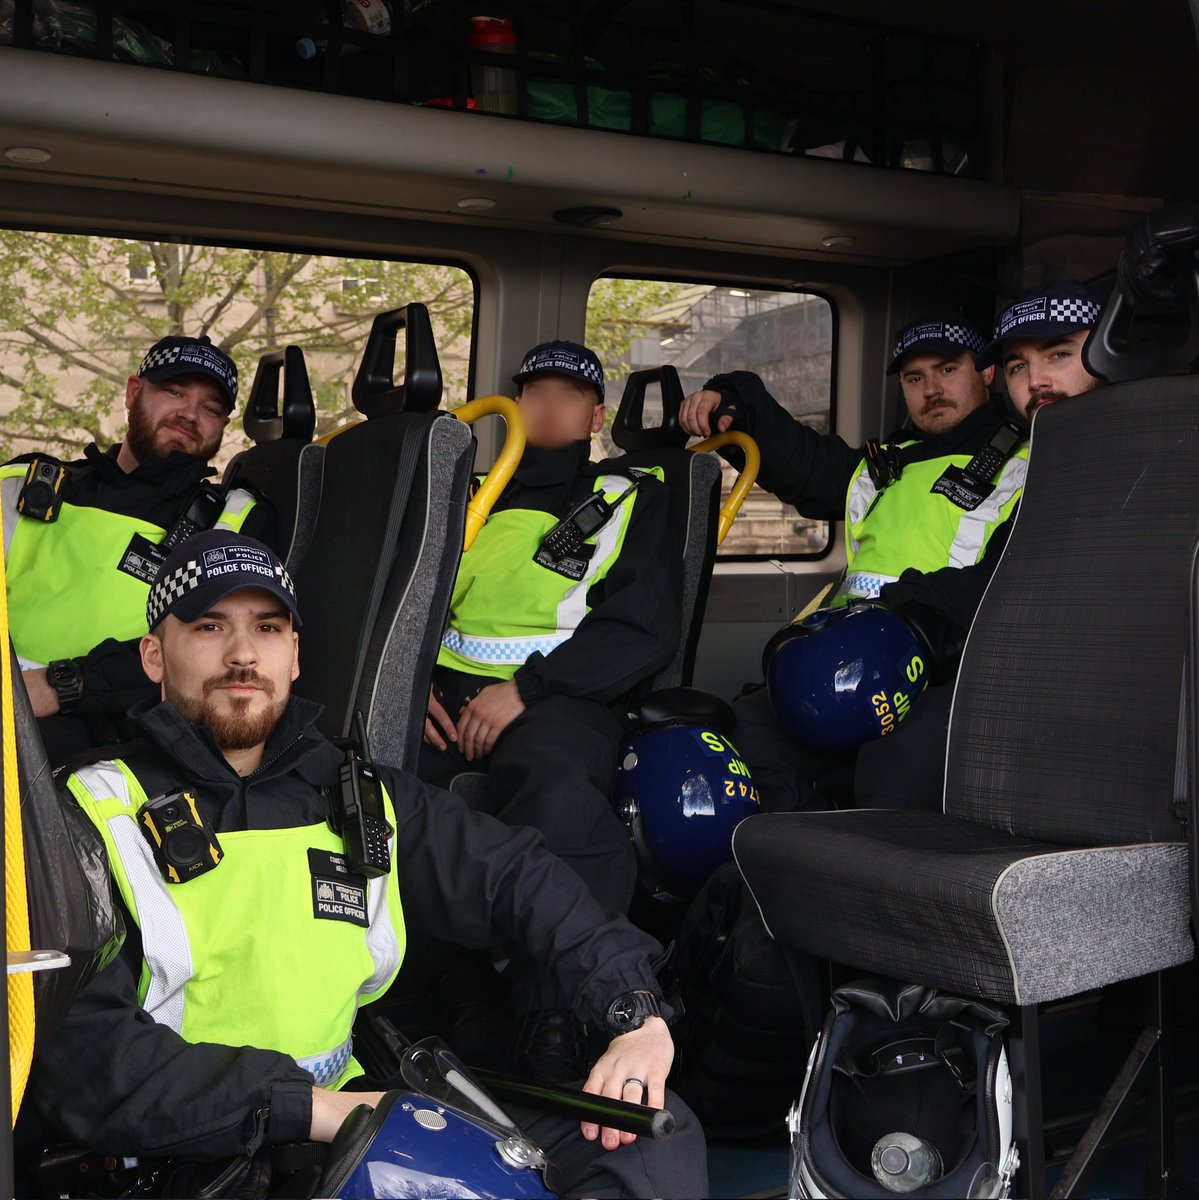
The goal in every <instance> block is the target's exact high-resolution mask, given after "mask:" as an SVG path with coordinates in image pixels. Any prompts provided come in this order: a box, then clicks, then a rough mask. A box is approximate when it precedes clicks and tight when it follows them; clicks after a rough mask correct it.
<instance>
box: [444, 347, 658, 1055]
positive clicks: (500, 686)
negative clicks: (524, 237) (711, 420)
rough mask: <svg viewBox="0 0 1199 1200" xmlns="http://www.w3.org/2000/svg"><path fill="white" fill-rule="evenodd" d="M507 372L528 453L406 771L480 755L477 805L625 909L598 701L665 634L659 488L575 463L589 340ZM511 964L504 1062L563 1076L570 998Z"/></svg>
mask: <svg viewBox="0 0 1199 1200" xmlns="http://www.w3.org/2000/svg"><path fill="white" fill-rule="evenodd" d="M514 382H515V383H516V385H517V388H518V391H517V403H518V404H519V405H520V409H521V413H522V415H523V417H524V419H525V428H526V434H527V449H526V451H525V454H524V457H523V459H522V460H521V464H520V466H519V467H518V468H517V470H516V473H515V475H514V476H513V478H512V481H511V482H510V483H509V484H508V486H507V488H505V490H504V491H503V492H502V493H501V495H500V498H499V500H498V501H497V503H496V505H495V507H494V508H493V509H492V512H491V516H490V517H489V519H488V522H487V524H486V525H485V526H484V527H483V529H482V531H481V532H480V534H479V536H478V539H477V540H476V541H475V543H474V545H473V546H472V547H471V549H470V550H468V551H467V552H466V553H465V554H464V555H463V556H462V563H461V566H460V567H459V571H458V579H457V582H456V583H455V585H454V594H453V598H452V600H451V603H450V613H449V620H448V624H447V628H446V631H445V635H444V636H443V638H442V645H441V651H440V653H439V656H438V659H437V668H436V671H435V673H434V687H433V692H432V695H431V696H430V700H429V719H428V721H427V723H426V726H425V743H426V745H425V746H423V747H422V754H421V760H420V774H421V776H422V778H424V779H427V780H429V781H431V782H435V783H446V782H448V781H449V780H450V779H451V778H452V777H453V776H454V775H455V774H457V773H458V772H459V771H461V770H463V769H475V770H479V769H486V770H487V771H488V777H489V788H490V796H491V808H490V811H492V812H493V813H495V814H496V815H497V816H499V817H500V818H501V819H502V820H504V821H507V822H508V823H510V824H512V825H529V826H532V827H533V828H535V829H538V830H540V831H541V832H542V833H543V834H544V836H545V839H546V844H547V845H548V846H549V848H550V849H551V850H552V851H554V853H555V854H557V855H559V856H560V857H561V858H562V859H563V860H564V861H565V862H566V863H567V864H568V865H569V866H570V867H571V868H572V869H573V870H574V871H575V872H576V874H578V876H579V877H580V878H581V879H582V880H583V881H584V882H585V883H586V884H587V886H588V887H589V888H590V889H591V893H592V895H593V896H594V897H595V898H596V899H597V900H598V901H599V903H600V906H601V907H602V908H604V909H605V910H607V911H609V912H624V911H625V910H626V909H627V907H628V904H629V901H630V899H631V896H632V891H633V884H634V880H635V874H636V866H635V861H634V856H633V852H632V848H631V846H630V843H629V840H628V837H627V834H626V833H625V830H624V827H623V826H622V825H621V823H620V822H619V820H618V819H617V817H616V816H615V814H614V812H613V809H612V803H611V792H612V787H613V784H614V781H615V772H616V751H617V748H618V743H619V739H620V735H621V726H620V723H619V721H618V720H617V718H616V716H615V715H614V714H613V711H612V708H611V705H612V703H613V702H614V701H617V700H618V699H620V698H622V697H624V696H625V695H626V694H627V693H628V692H629V691H630V689H632V688H634V687H636V686H637V685H638V684H640V683H642V682H643V681H645V680H648V679H649V678H651V677H652V676H653V675H654V673H655V672H657V671H658V670H660V669H661V668H662V667H664V666H665V665H666V664H667V663H669V662H670V660H671V658H672V657H673V655H674V652H675V649H676V646H677V643H678V637H679V625H680V605H681V599H680V595H681V572H682V568H681V555H680V554H679V553H678V551H677V549H676V547H674V546H673V545H671V542H670V514H669V493H668V491H667V489H666V487H665V485H664V484H663V483H662V482H661V481H660V480H659V479H658V478H655V477H653V474H652V473H648V472H636V473H628V472H616V471H613V470H611V469H609V467H608V465H606V464H605V463H592V462H591V461H590V450H591V435H592V434H594V433H596V432H598V431H599V430H600V429H601V428H602V427H603V422H604V374H603V368H602V366H601V365H600V361H599V359H598V358H597V357H596V355H595V354H594V353H593V352H592V351H591V350H589V349H587V348H586V347H585V346H582V345H579V344H577V343H574V342H566V341H556V342H547V343H545V344H543V345H540V346H536V347H534V348H533V349H532V350H530V351H529V352H528V353H527V354H526V355H525V357H524V360H523V362H522V365H521V368H520V371H519V372H518V373H517V374H516V376H515V377H514ZM513 974H514V979H515V983H516V987H517V1007H518V1010H519V1011H521V1012H522V1013H524V1014H525V1015H526V1021H525V1029H524V1032H523V1034H522V1036H521V1039H520V1047H521V1048H520V1050H519V1051H518V1065H519V1066H520V1067H521V1068H522V1069H523V1070H527V1071H530V1072H532V1073H535V1074H539V1075H540V1076H541V1077H542V1078H547V1079H552V1078H555V1077H563V1076H565V1077H569V1076H571V1075H573V1074H575V1073H577V1063H578V1061H579V1055H580V1053H581V1042H580V1040H579V1038H578V1037H577V1031H575V1030H572V1028H571V1018H570V1014H569V1012H568V1011H567V1010H566V1008H565V1006H563V1005H562V1004H561V1002H560V1000H559V1001H557V1002H556V1001H555V998H554V996H553V994H552V989H551V993H550V994H546V993H544V992H542V991H541V990H540V989H539V988H537V987H536V986H535V985H534V984H533V982H532V980H530V979H529V977H528V973H527V972H522V971H520V970H517V971H515V972H514V973H513ZM551 1048H552V1055H553V1058H554V1059H555V1060H556V1061H555V1062H550V1061H549V1059H548V1058H547V1053H548V1052H549V1051H550V1049H551ZM543 1049H544V1050H545V1051H546V1052H547V1053H543ZM572 1064H573V1065H572Z"/></svg>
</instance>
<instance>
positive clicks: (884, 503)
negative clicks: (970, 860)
mask: <svg viewBox="0 0 1199 1200" xmlns="http://www.w3.org/2000/svg"><path fill="white" fill-rule="evenodd" d="M984 344H985V338H984V337H983V335H982V333H980V331H979V330H978V329H977V328H976V327H975V326H974V325H973V324H971V323H970V322H969V321H968V320H966V319H965V318H963V317H962V316H961V315H960V314H956V313H933V314H930V315H928V316H925V317H921V318H920V319H919V320H917V321H914V322H913V323H912V324H910V325H907V326H905V327H904V328H903V329H901V330H900V331H899V334H898V336H897V338H896V342H895V348H894V351H893V353H892V357H891V363H890V366H889V367H888V374H894V375H898V377H899V381H900V386H901V389H902V391H903V397H904V401H905V403H906V406H907V412H908V420H909V422H910V426H911V427H910V428H905V429H903V430H901V431H899V432H898V433H896V434H893V435H892V436H891V437H889V438H888V439H886V440H885V441H884V442H882V443H881V444H879V443H871V442H868V443H867V444H866V445H865V446H864V447H861V446H851V445H849V444H848V443H847V442H845V441H844V440H843V439H842V438H839V437H836V436H835V435H832V434H827V435H826V434H819V433H817V432H816V431H815V430H812V429H809V428H808V427H807V426H805V425H803V424H802V423H801V422H799V421H797V420H795V419H794V418H793V417H792V416H791V415H790V414H789V413H788V412H787V411H786V410H785V409H784V408H783V407H782V406H781V405H779V404H778V402H777V401H776V400H775V399H774V398H773V397H772V396H771V395H770V394H769V393H768V392H767V391H766V389H765V387H764V386H763V384H762V381H761V380H760V379H759V378H758V377H757V376H756V375H754V374H751V373H750V372H747V371H735V372H732V373H731V374H727V375H718V376H716V377H715V378H714V379H710V380H709V381H708V383H707V384H706V385H705V387H704V389H703V390H702V391H699V392H695V393H693V394H692V395H690V396H688V397H687V398H686V400H685V401H684V404H683V409H682V413H681V416H680V422H681V424H682V425H683V427H684V428H685V429H687V430H688V432H690V433H692V434H696V435H704V436H706V435H707V434H708V433H710V432H711V433H715V432H717V431H718V430H719V431H723V430H726V429H728V428H730V427H731V428H737V429H743V430H745V431H746V432H747V433H749V435H750V436H751V437H753V438H754V439H755V440H756V441H757V443H758V445H759V447H760V448H761V452H762V467H761V471H760V472H759V475H758V482H759V483H760V484H761V485H762V486H763V487H765V488H766V489H767V490H768V491H771V492H773V493H774V494H775V495H776V496H778V497H779V498H780V499H782V500H785V501H787V502H788V503H790V504H794V505H795V507H796V508H797V509H798V510H799V512H800V513H801V514H802V515H803V516H805V517H809V518H813V519H816V520H828V521H833V520H844V521H845V535H846V557H847V560H848V565H847V568H846V575H845V577H844V579H843V580H842V581H841V583H840V585H839V588H838V591H837V596H838V597H840V598H847V597H849V596H861V597H876V596H881V597H882V599H883V600H884V601H886V602H888V603H890V604H891V605H893V606H895V607H898V608H900V610H901V611H902V612H903V613H904V615H905V616H909V617H911V618H916V619H918V620H919V622H920V623H921V625H922V627H923V628H925V629H926V630H927V631H929V632H930V635H931V636H932V637H933V638H934V640H936V641H938V642H942V643H949V644H952V643H953V642H954V641H956V640H957V639H959V638H960V637H961V636H962V635H964V632H965V630H966V629H967V628H968V627H969V625H970V622H971V620H972V619H973V616H974V611H975V608H976V607H977V604H978V600H979V598H980V596H981V591H980V590H979V589H978V587H977V579H976V578H972V575H975V576H976V574H977V573H969V574H968V573H965V572H963V571H962V570H961V568H965V567H970V566H973V565H974V564H978V563H981V562H984V561H989V562H993V561H994V557H995V556H996V554H997V551H998V549H999V548H1000V546H1001V544H1002V541H1003V540H1004V539H1005V537H1006V524H1005V523H1006V522H1007V520H1008V518H1009V517H1010V515H1011V513H1012V511H1013V509H1014V508H1015V505H1016V503H1017V500H1018V499H1019V495H1020V489H1021V487H1022V486H1023V483H1024V470H1025V454H1026V451H1025V450H1024V449H1023V448H1022V447H1021V442H1022V436H1023V435H1022V433H1021V432H1020V430H1019V427H1018V425H1017V424H1016V422H1015V421H1014V420H1013V418H1012V415H1011V414H1010V413H1009V412H1008V411H1007V409H1006V407H1005V405H1004V403H1003V401H1002V400H1000V399H991V398H989V395H988V389H989V386H990V384H991V381H992V378H993V376H994V368H993V367H990V366H988V367H986V368H985V369H981V370H980V369H977V368H976V364H975V356H976V355H977V354H978V353H979V351H981V350H982V348H983V346H984ZM993 443H994V444H995V445H997V446H1002V449H1001V450H996V451H995V453H996V454H997V456H998V460H999V462H1000V465H999V467H998V468H997V469H996V470H994V471H993V472H991V473H990V474H988V477H987V480H986V481H985V482H984V483H983V484H982V485H981V486H979V487H972V486H971V485H970V478H969V473H968V472H965V468H966V467H967V466H968V465H969V464H971V462H972V460H973V458H974V456H975V455H976V454H979V452H983V451H988V450H991V449H993ZM964 475H966V476H967V477H966V478H963V476H964ZM986 569H987V570H988V571H989V569H990V568H989V566H988V567H987V568H986ZM946 657H947V658H949V659H952V652H951V651H950V653H948V654H947V655H946ZM935 690H936V689H930V691H935ZM944 700H945V715H946V716H947V713H948V694H947V693H946V694H945V696H944ZM933 703H936V701H933ZM929 704H930V700H929V698H928V696H927V695H926V696H925V697H923V698H922V699H921V701H920V703H919V705H914V706H913V714H915V713H916V712H917V711H919V707H920V705H926V706H927V705H929ZM735 711H736V712H737V721H738V723H737V735H736V736H737V746H738V748H739V749H740V751H741V753H742V756H743V757H744V758H745V760H746V762H747V763H748V764H749V767H750V769H751V770H752V771H753V774H754V781H755V783H756V784H757V785H758V787H759V790H760V792H761V794H762V801H763V804H764V805H765V806H766V807H767V808H770V809H774V810H787V809H802V808H828V807H831V804H832V801H833V800H834V799H844V792H845V790H846V788H845V784H844V778H843V777H844V776H845V775H847V774H849V772H850V771H852V762H851V761H850V762H846V761H845V760H844V759H842V758H839V757H838V756H835V755H830V754H827V753H824V752H821V751H820V750H816V749H813V748H811V747H807V746H803V745H801V744H800V743H798V742H797V741H796V740H795V739H794V738H792V737H791V736H790V735H789V734H788V733H787V732H786V731H785V730H784V729H783V727H782V726H781V724H780V723H779V722H778V720H777V719H776V718H775V716H774V714H773V712H772V711H771V709H770V704H769V700H768V698H767V694H766V691H765V689H760V690H758V691H755V692H752V693H751V694H749V695H748V696H745V697H743V698H742V699H741V700H739V701H738V703H737V705H736V709H735ZM905 738H906V739H907V740H908V749H909V752H910V753H911V754H912V757H913V759H914V760H915V761H916V762H919V763H921V764H922V767H923V776H924V778H917V777H916V775H914V774H909V775H907V776H905V777H902V778H891V777H889V776H885V777H883V778H881V779H874V778H866V779H864V778H863V777H862V772H861V771H860V770H859V771H858V772H857V774H856V776H855V777H854V782H853V790H854V792H856V793H861V792H863V791H864V790H865V791H870V790H872V789H876V788H879V787H882V788H884V789H888V790H890V791H891V792H892V794H893V801H892V802H895V803H904V802H905V800H906V798H907V796H908V795H909V794H910V795H913V796H922V795H924V794H926V792H927V790H928V786H929V780H931V779H933V778H935V777H936V776H937V774H938V773H939V772H941V771H942V770H943V763H944V725H943V722H941V724H940V727H939V728H938V722H937V721H933V722H925V723H924V724H923V725H921V724H918V723H917V722H915V721H914V720H913V719H912V718H909V719H908V721H906V722H905V723H904V724H903V725H901V726H900V727H899V729H898V731H897V733H896V735H895V736H894V737H892V738H889V739H887V740H888V741H891V742H896V741H900V740H903V739H905ZM917 738H918V739H920V744H919V745H918V746H914V747H913V746H912V742H913V740H915V739H917ZM838 775H840V776H842V778H841V779H838ZM828 780H834V781H835V783H834V784H833V785H830V784H829V783H828V782H827V781H828ZM818 785H822V786H823V787H824V789H825V790H824V792H822V791H821V790H820V787H819V786H818ZM834 787H835V788H836V790H837V791H839V792H840V793H841V794H840V795H838V796H835V797H834V796H832V795H830V794H825V792H831V791H832V790H833V789H834Z"/></svg>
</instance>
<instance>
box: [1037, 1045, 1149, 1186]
mask: <svg viewBox="0 0 1199 1200" xmlns="http://www.w3.org/2000/svg"><path fill="white" fill-rule="evenodd" d="M1159 1036H1160V1030H1157V1029H1149V1028H1146V1029H1143V1030H1141V1033H1140V1036H1139V1037H1138V1038H1137V1040H1136V1041H1135V1042H1134V1043H1133V1047H1132V1050H1131V1051H1129V1054H1128V1057H1127V1058H1126V1059H1125V1060H1124V1065H1123V1066H1122V1067H1121V1068H1120V1071H1119V1073H1118V1074H1117V1075H1116V1078H1115V1080H1113V1082H1112V1085H1111V1087H1109V1088H1108V1090H1107V1095H1105V1096H1104V1097H1103V1101H1102V1102H1101V1103H1100V1105H1099V1108H1098V1110H1097V1111H1096V1113H1095V1116H1094V1117H1093V1118H1092V1120H1091V1123H1090V1125H1088V1126H1087V1131H1086V1132H1085V1133H1084V1134H1083V1135H1082V1137H1081V1138H1080V1139H1079V1142H1078V1145H1077V1146H1076V1147H1075V1148H1074V1153H1073V1154H1072V1155H1070V1159H1069V1161H1068V1162H1067V1163H1066V1165H1065V1166H1064V1167H1063V1168H1062V1173H1061V1175H1060V1176H1059V1177H1058V1181H1057V1184H1056V1186H1055V1187H1054V1189H1053V1191H1052V1192H1050V1194H1049V1200H1068V1198H1069V1197H1074V1196H1081V1195H1082V1194H1083V1193H1084V1191H1085V1190H1086V1187H1087V1184H1088V1183H1090V1181H1091V1177H1092V1175H1093V1174H1094V1172H1095V1168H1096V1166H1098V1164H1099V1159H1100V1157H1101V1155H1102V1152H1103V1151H1104V1150H1105V1149H1106V1145H1105V1142H1106V1139H1107V1137H1108V1135H1109V1133H1110V1132H1112V1131H1113V1130H1114V1129H1115V1128H1116V1127H1117V1125H1118V1123H1119V1122H1120V1121H1121V1120H1122V1119H1123V1118H1124V1117H1126V1116H1127V1115H1128V1111H1129V1108H1130V1105H1129V1100H1130V1099H1131V1098H1132V1095H1133V1092H1134V1091H1135V1089H1136V1086H1137V1083H1138V1081H1139V1080H1140V1078H1141V1076H1142V1073H1143V1072H1145V1070H1146V1068H1147V1067H1149V1068H1151V1067H1152V1062H1153V1059H1154V1058H1155V1057H1157V1053H1158V1039H1159Z"/></svg>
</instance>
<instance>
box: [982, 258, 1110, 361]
mask: <svg viewBox="0 0 1199 1200" xmlns="http://www.w3.org/2000/svg"><path fill="white" fill-rule="evenodd" d="M1102 311H1103V296H1102V294H1101V293H1099V292H1097V291H1095V289H1094V288H1089V287H1087V286H1086V285H1085V284H1082V283H1075V282H1074V281H1073V280H1070V279H1062V280H1058V281H1057V282H1055V283H1043V284H1040V285H1039V286H1037V287H1033V288H1029V289H1028V290H1027V291H1024V292H1021V293H1020V295H1019V296H1017V297H1016V299H1015V300H1014V301H1013V302H1012V303H1011V304H1009V305H1008V306H1007V308H1005V309H1004V310H1003V312H1001V313H1000V314H999V320H998V321H996V322H995V336H994V338H993V339H992V341H991V342H989V343H988V345H987V348H986V349H985V350H984V351H983V352H982V354H980V355H979V357H978V366H979V370H982V368H983V367H989V366H991V365H992V364H993V363H997V362H998V361H999V360H1000V358H1001V357H1002V355H1003V343H1004V341H1005V340H1006V339H1007V338H1017V337H1018V338H1054V337H1061V336H1062V335H1063V334H1068V333H1076V332H1077V331H1078V330H1080V329H1090V328H1091V327H1092V326H1093V325H1094V324H1095V322H1096V321H1098V320H1099V314H1100V313H1101V312H1102Z"/></svg>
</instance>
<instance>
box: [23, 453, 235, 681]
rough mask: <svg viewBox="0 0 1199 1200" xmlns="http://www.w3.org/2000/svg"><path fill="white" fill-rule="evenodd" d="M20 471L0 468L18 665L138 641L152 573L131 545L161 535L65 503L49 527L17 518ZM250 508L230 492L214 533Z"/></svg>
mask: <svg viewBox="0 0 1199 1200" xmlns="http://www.w3.org/2000/svg"><path fill="white" fill-rule="evenodd" d="M26 470H27V466H26V465H25V464H22V463H14V464H12V465H10V466H6V467H0V510H2V511H3V520H4V561H5V565H6V567H7V569H8V611H9V620H10V625H11V629H12V640H13V646H14V648H15V649H16V652H17V655H18V656H19V657H20V659H21V665H22V666H23V667H26V668H28V667H31V666H44V665H45V664H46V663H48V662H50V661H51V660H53V659H58V658H75V657H77V656H78V655H81V654H86V653H87V652H88V651H89V650H91V649H92V648H93V647H95V646H98V645H99V644H100V643H101V642H102V641H104V639H105V638H116V639H118V640H119V641H124V640H126V639H128V638H135V637H140V636H141V635H142V634H144V633H145V632H146V597H147V596H148V595H149V592H150V582H149V581H150V580H151V579H152V578H153V576H154V573H155V571H156V566H155V564H154V563H153V562H152V561H150V560H144V559H141V558H139V556H138V555H137V554H136V550H135V547H134V545H133V544H131V543H132V542H133V538H134V535H136V534H140V535H141V536H142V537H143V538H145V539H146V540H147V541H148V542H152V543H153V544H154V545H158V543H159V542H161V541H162V539H163V538H164V537H166V534H167V531H166V530H165V529H163V528H162V527H161V526H159V525H154V524H152V523H151V522H149V521H143V520H140V519H139V518H137V517H129V516H125V515H124V514H123V513H115V512H108V511H107V510H106V509H103V508H91V507H87V506H84V505H78V504H72V503H71V502H70V501H69V500H67V501H64V503H63V505H62V508H61V509H60V510H59V513H58V517H57V519H56V520H54V521H38V520H35V519H33V518H30V517H22V516H21V515H20V514H19V513H18V512H17V497H18V496H19V495H20V493H21V487H22V486H23V484H24V482H25V474H26ZM254 504H255V498H254V496H253V494H252V493H250V492H248V491H245V490H244V489H242V488H235V489H233V490H232V491H231V492H230V493H229V496H228V498H227V499H226V501H225V508H224V511H223V512H222V513H221V516H220V519H219V520H218V521H217V524H216V528H218V529H228V530H232V531H234V532H236V531H237V530H239V529H241V527H242V525H243V524H244V523H245V520H246V518H247V517H248V516H249V515H250V512H251V511H252V509H253V508H254ZM122 563H124V564H125V567H126V569H124V570H122V569H121V567H122ZM131 572H140V574H139V573H131Z"/></svg>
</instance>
